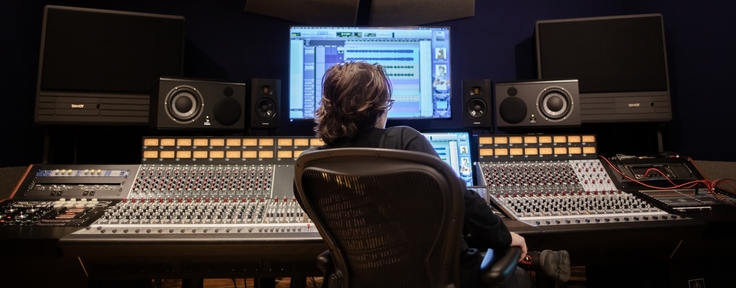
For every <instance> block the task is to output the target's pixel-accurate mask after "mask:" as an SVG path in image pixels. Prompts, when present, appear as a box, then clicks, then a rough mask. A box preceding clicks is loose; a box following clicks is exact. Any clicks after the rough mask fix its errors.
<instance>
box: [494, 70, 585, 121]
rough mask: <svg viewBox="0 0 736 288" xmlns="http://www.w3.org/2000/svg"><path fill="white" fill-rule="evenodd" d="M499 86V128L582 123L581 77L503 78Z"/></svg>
mask: <svg viewBox="0 0 736 288" xmlns="http://www.w3.org/2000/svg"><path fill="white" fill-rule="evenodd" d="M495 90H496V94H495V95H496V126H498V128H499V129H501V128H534V127H538V128H550V127H565V126H580V108H578V107H579V101H580V94H579V92H578V80H577V79H566V80H532V81H516V82H502V83H496V89H495Z"/></svg>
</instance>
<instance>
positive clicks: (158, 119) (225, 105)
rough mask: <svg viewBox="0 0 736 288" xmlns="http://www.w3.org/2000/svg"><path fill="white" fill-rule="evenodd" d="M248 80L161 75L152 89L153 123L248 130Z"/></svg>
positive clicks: (164, 127)
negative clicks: (246, 123) (246, 85)
mask: <svg viewBox="0 0 736 288" xmlns="http://www.w3.org/2000/svg"><path fill="white" fill-rule="evenodd" d="M245 89H246V88H245V83H232V82H220V81H209V80H196V79H186V78H165V77H161V78H160V79H159V80H158V81H157V82H156V84H155V85H154V87H153V89H152V91H151V117H150V120H151V121H150V123H151V127H155V128H157V129H159V130H232V131H236V130H238V131H243V130H245V116H244V112H245Z"/></svg>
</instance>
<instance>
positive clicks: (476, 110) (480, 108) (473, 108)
mask: <svg viewBox="0 0 736 288" xmlns="http://www.w3.org/2000/svg"><path fill="white" fill-rule="evenodd" d="M465 108H466V109H467V112H468V115H470V117H472V118H481V117H483V115H486V110H487V109H488V106H487V105H486V102H485V101H483V100H482V99H480V98H475V99H471V100H470V101H468V105H467V106H466V107H465Z"/></svg>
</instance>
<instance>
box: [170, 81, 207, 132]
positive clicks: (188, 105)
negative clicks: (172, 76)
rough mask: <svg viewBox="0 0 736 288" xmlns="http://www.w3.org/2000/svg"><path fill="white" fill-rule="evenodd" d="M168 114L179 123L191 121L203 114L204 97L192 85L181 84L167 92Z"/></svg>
mask: <svg viewBox="0 0 736 288" xmlns="http://www.w3.org/2000/svg"><path fill="white" fill-rule="evenodd" d="M164 105H165V106H166V107H165V108H166V109H165V111H166V114H167V115H169V118H171V120H174V121H175V122H178V123H191V122H193V121H194V120H196V119H197V118H198V117H199V115H201V114H202V108H203V107H204V99H203V98H202V94H200V93H199V91H197V89H195V88H194V87H192V86H188V85H180V86H177V87H174V89H171V91H169V93H168V94H166V99H165V101H164Z"/></svg>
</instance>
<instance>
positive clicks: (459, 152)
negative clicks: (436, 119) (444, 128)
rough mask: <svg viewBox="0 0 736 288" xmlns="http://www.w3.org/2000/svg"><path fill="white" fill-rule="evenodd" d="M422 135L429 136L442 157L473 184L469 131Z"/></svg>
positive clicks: (466, 181) (430, 141)
mask: <svg viewBox="0 0 736 288" xmlns="http://www.w3.org/2000/svg"><path fill="white" fill-rule="evenodd" d="M422 135H424V137H427V140H429V143H431V144H432V147H434V150H435V151H436V152H437V155H439V156H440V159H442V161H445V163H447V164H450V166H451V167H452V169H453V170H455V173H457V175H458V176H460V178H462V179H463V180H465V183H466V185H468V186H471V185H473V168H472V167H473V166H472V157H471V155H470V133H469V132H465V131H462V132H460V131H458V132H425V133H422Z"/></svg>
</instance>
